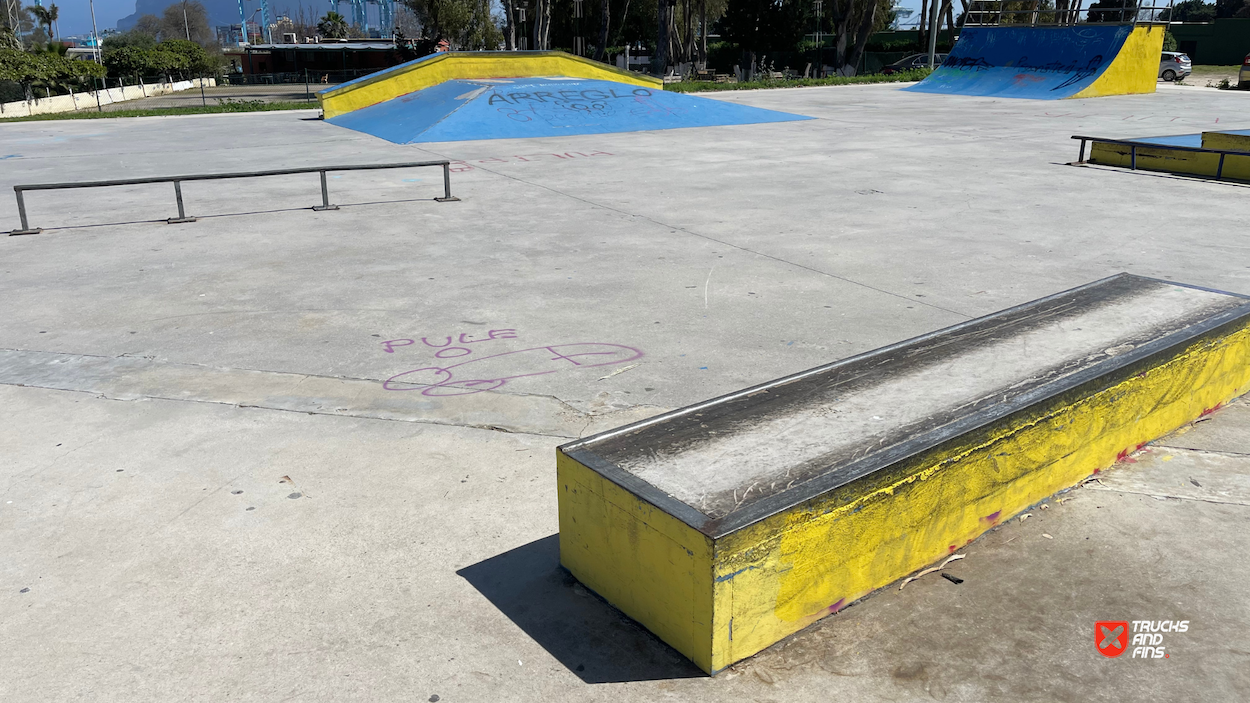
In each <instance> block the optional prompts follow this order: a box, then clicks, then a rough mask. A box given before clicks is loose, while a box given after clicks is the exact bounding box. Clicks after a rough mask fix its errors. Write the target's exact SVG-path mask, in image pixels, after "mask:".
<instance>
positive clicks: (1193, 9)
mask: <svg viewBox="0 0 1250 703" xmlns="http://www.w3.org/2000/svg"><path fill="white" fill-rule="evenodd" d="M1159 19H1160V20H1162V21H1164V22H1212V21H1214V20H1215V5H1212V4H1210V3H1205V2H1203V1H1202V0H1183V1H1182V2H1178V3H1176V4H1175V5H1173V6H1172V9H1170V10H1164V11H1163V12H1160V13H1159Z"/></svg>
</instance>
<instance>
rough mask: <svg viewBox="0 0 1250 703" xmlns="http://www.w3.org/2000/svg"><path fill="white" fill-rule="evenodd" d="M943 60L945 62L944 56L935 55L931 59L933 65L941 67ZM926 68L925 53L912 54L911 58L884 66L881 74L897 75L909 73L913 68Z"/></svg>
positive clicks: (927, 61)
mask: <svg viewBox="0 0 1250 703" xmlns="http://www.w3.org/2000/svg"><path fill="white" fill-rule="evenodd" d="M945 60H946V54H935V55H934V57H933V65H934V66H941V65H942V62H943V61H945ZM928 67H929V54H928V53H927V52H926V53H924V54H912V55H911V56H908V57H907V58H904V59H899V60H898V61H895V62H894V63H892V64H890V65H889V66H885V67H884V68H882V69H881V72H882V73H884V74H885V75H887V76H888V75H890V74H891V73H898V72H900V71H910V70H912V69H914V68H928Z"/></svg>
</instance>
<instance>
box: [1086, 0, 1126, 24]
mask: <svg viewBox="0 0 1250 703" xmlns="http://www.w3.org/2000/svg"><path fill="white" fill-rule="evenodd" d="M1136 16H1137V0H1098V2H1095V3H1094V4H1092V5H1090V6H1089V14H1088V15H1087V17H1088V19H1087V20H1086V21H1087V22H1132V21H1133V18H1135V17H1136Z"/></svg>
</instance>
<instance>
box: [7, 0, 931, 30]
mask: <svg viewBox="0 0 1250 703" xmlns="http://www.w3.org/2000/svg"><path fill="white" fill-rule="evenodd" d="M42 2H43V4H44V5H45V6H46V5H49V4H51V3H52V2H53V0H42ZM55 2H56V5H57V7H59V8H60V10H61V15H60V16H61V19H60V21H59V22H58V24H59V25H60V27H61V34H64V35H66V36H71V35H74V34H87V33H89V32H91V9H90V6H89V2H88V0H55ZM94 3H95V18H96V26H97V27H99V29H100V30H101V31H103V30H105V29H110V28H112V27H114V26H116V25H117V20H119V19H121V18H123V17H125V16H127V15H129V14H131V13H133V12H134V11H135V0H94ZM24 4H26V5H33V4H34V0H25V2H24ZM306 4H311V3H306ZM328 4H329V3H328V2H318V3H316V5H315V7H317V8H322V7H323V6H325V5H328ZM899 4H900V5H901V6H902V7H910V8H911V9H913V10H915V11H916V12H919V11H920V2H919V0H903V2H900V3H899ZM246 5H247V6H248V10H249V12H250V11H251V10H252V9H253V8H254V7H256V2H255V0H247V2H246ZM298 5H299V0H289V1H288V0H270V7H272V8H273V10H274V11H275V12H280V11H281V10H282V9H283V8H284V7H288V6H289V7H292V8H294V7H296V6H298ZM915 20H916V15H914V14H913V15H912V16H911V20H910V21H911V22H913V23H914V22H915Z"/></svg>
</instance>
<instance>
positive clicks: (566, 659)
mask: <svg viewBox="0 0 1250 703" xmlns="http://www.w3.org/2000/svg"><path fill="white" fill-rule="evenodd" d="M456 574H457V575H459V576H461V577H462V578H464V580H466V581H468V582H469V584H470V585H472V586H473V587H474V588H476V589H477V590H478V592H480V593H481V594H482V595H483V596H485V597H486V599H487V600H489V601H490V602H491V603H492V604H493V605H494V606H495V607H496V608H498V609H499V610H500V612H502V613H503V614H504V615H505V616H507V618H508V619H509V620H511V621H512V622H513V623H514V624H515V625H516V626H517V627H519V628H521V630H522V631H523V632H525V634H527V635H529V636H530V637H531V638H533V640H534V641H535V642H537V643H538V644H539V645H541V646H542V648H543V649H545V650H547V652H548V653H550V654H551V656H553V657H555V658H556V659H557V660H558V661H559V662H560V663H561V664H563V665H564V666H565V667H567V668H568V669H569V671H571V672H573V673H574V674H576V675H577V676H578V677H579V678H581V680H582V681H584V682H586V683H622V682H626V681H655V680H662V679H685V678H695V677H701V676H704V673H703V672H702V671H700V670H699V669H697V668H695V666H694V665H693V664H691V663H690V662H689V661H687V660H686V658H685V657H683V656H682V655H681V654H678V653H677V651H676V650H674V649H672V648H671V647H669V646H668V645H667V644H664V643H663V642H661V641H660V640H659V639H658V638H656V636H655V635H653V634H651V633H650V632H648V631H647V630H645V629H643V628H642V627H641V626H640V625H638V624H636V623H634V622H633V621H632V620H630V619H629V618H627V617H625V615H623V614H622V613H621V612H620V611H618V610H617V609H616V608H613V607H612V606H610V605H608V603H607V602H606V601H604V600H603V599H601V598H599V597H598V596H596V595H595V594H593V593H591V592H590V591H589V590H587V589H585V588H583V587H581V586H580V585H577V581H576V580H575V579H574V578H573V576H572V574H570V573H569V572H568V571H566V570H565V569H564V568H563V567H561V566H560V543H559V536H558V535H551V536H550V537H544V538H542V539H540V540H536V541H534V542H530V543H529V544H526V545H523V546H521V547H517V548H516V549H513V550H510V551H507V552H504V553H503V554H500V555H498V556H494V557H491V558H490V559H486V560H485V561H481V562H478V563H476V564H473V565H472V566H467V567H465V568H463V569H461V570H459V571H457V572H456ZM575 586H576V587H575Z"/></svg>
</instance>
